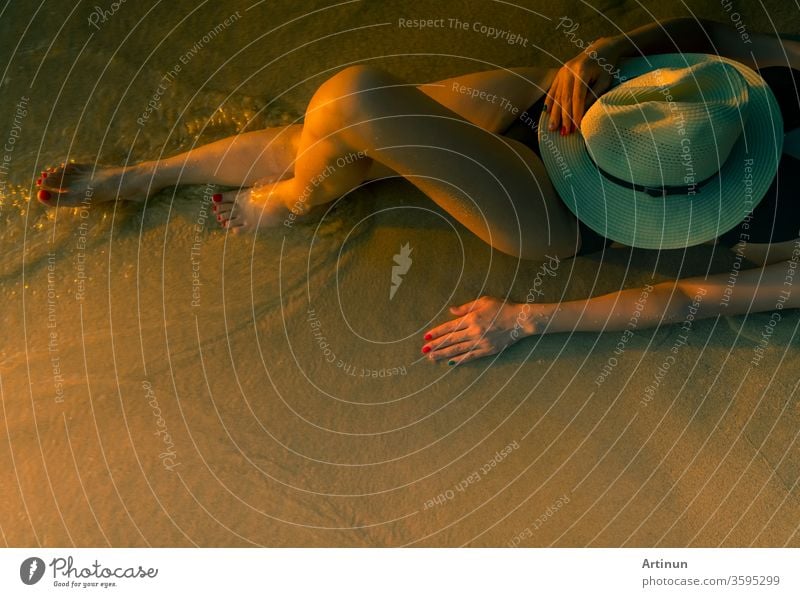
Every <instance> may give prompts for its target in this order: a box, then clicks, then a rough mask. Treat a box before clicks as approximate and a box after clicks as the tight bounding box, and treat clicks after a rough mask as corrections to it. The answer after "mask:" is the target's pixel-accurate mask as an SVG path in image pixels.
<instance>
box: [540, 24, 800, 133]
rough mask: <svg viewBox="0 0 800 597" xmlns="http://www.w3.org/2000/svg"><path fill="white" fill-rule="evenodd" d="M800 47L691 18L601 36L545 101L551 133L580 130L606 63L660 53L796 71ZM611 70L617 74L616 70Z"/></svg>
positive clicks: (604, 78) (603, 84)
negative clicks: (708, 56) (709, 56)
mask: <svg viewBox="0 0 800 597" xmlns="http://www.w3.org/2000/svg"><path fill="white" fill-rule="evenodd" d="M799 47H800V44H798V43H797V42H793V41H787V40H781V39H780V38H779V37H776V36H774V35H765V34H761V33H750V32H748V34H747V37H746V38H743V37H742V35H741V33H740V32H739V31H737V30H736V28H735V27H733V26H732V25H730V24H723V23H718V22H716V21H710V20H706V19H695V18H690V17H683V18H674V19H667V20H666V21H663V22H655V23H650V24H647V25H644V26H642V27H639V28H637V29H634V30H633V31H630V32H629V33H621V34H619V35H615V36H611V37H601V38H600V39H598V40H596V41H595V42H594V43H592V44H591V45H590V46H589V47H587V48H586V49H584V51H583V52H581V53H580V54H578V56H576V57H575V58H573V59H572V60H570V61H569V62H567V63H566V64H565V65H564V66H563V67H562V68H561V69H560V70H559V72H558V74H557V75H556V78H555V79H554V80H553V84H552V85H551V86H550V90H549V91H548V98H547V100H546V102H545V104H546V106H547V109H548V111H550V112H551V118H550V129H551V130H556V129H557V128H562V131H563V132H564V134H569V133H571V132H572V131H574V130H575V129H576V128H577V127H579V126H580V121H581V119H582V118H583V115H584V113H585V111H586V109H587V108H588V107H589V105H591V103H592V102H594V100H595V99H597V97H599V96H600V95H601V94H602V93H603V92H605V91H606V90H607V89H608V88H609V86H610V85H611V83H612V81H613V76H611V75H610V74H609V72H608V70H612V69H608V70H604V69H603V68H602V66H604V65H608V64H610V65H618V64H619V62H620V60H622V59H624V58H629V57H634V56H647V55H650V54H664V53H673V52H675V53H678V52H681V53H704V54H718V55H720V56H725V57H727V58H732V59H733V60H736V61H738V62H741V63H743V64H746V65H748V66H750V67H751V68H756V67H759V68H761V67H766V66H791V67H793V68H798V69H800V49H798V48H799ZM613 70H616V66H615V68H614V69H613Z"/></svg>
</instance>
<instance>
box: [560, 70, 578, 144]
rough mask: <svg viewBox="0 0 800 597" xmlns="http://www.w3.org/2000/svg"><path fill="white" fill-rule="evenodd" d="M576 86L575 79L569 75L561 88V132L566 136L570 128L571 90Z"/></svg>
mask: <svg viewBox="0 0 800 597" xmlns="http://www.w3.org/2000/svg"><path fill="white" fill-rule="evenodd" d="M575 84H576V77H574V76H573V75H572V73H570V74H569V76H568V77H567V81H566V83H565V84H564V86H563V87H562V88H561V132H562V134H564V135H566V134H569V132H570V131H571V126H572V88H573V87H574V86H575Z"/></svg>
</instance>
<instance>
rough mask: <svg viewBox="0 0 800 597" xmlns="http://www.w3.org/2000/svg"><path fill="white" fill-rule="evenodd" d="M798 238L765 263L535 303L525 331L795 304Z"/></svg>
mask: <svg viewBox="0 0 800 597" xmlns="http://www.w3.org/2000/svg"><path fill="white" fill-rule="evenodd" d="M798 260H800V243H798V246H797V250H796V251H795V252H794V253H793V255H792V258H791V259H790V260H789V261H782V262H779V263H775V264H773V265H769V266H767V267H764V268H763V269H762V268H756V269H750V270H741V271H738V270H737V271H735V275H734V273H733V272H732V273H724V274H716V275H713V276H709V277H708V278H687V279H683V280H677V281H670V282H662V283H660V284H655V285H652V286H645V287H643V288H634V289H627V290H621V291H619V292H614V293H611V294H606V295H603V296H598V297H594V298H590V299H584V300H578V301H567V302H563V303H557V304H549V305H540V306H539V311H538V312H537V319H536V320H535V321H532V325H531V326H529V329H528V330H527V333H529V334H542V333H556V332H570V331H576V332H602V331H619V330H624V329H632V328H648V327H655V326H658V325H668V324H674V323H681V322H684V321H686V320H687V319H689V318H691V319H692V320H695V319H703V318H706V317H713V316H715V315H740V314H743V313H756V312H760V311H780V310H783V309H791V308H798V307H800V286H799V287H798V288H794V286H795V285H800V267H798Z"/></svg>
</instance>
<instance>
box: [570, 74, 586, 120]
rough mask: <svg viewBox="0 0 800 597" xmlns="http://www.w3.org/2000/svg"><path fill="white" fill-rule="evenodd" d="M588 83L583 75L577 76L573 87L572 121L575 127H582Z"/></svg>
mask: <svg viewBox="0 0 800 597" xmlns="http://www.w3.org/2000/svg"><path fill="white" fill-rule="evenodd" d="M588 85H589V82H588V81H584V80H583V79H581V77H575V84H574V85H573V87H572V123H573V124H574V126H575V129H577V128H578V127H580V125H581V120H583V114H584V112H583V109H584V106H585V105H586V92H587V91H588V90H589V88H588Z"/></svg>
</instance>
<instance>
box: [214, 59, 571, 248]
mask: <svg viewBox="0 0 800 597" xmlns="http://www.w3.org/2000/svg"><path fill="white" fill-rule="evenodd" d="M374 162H378V163H380V164H382V165H384V166H386V167H388V168H389V169H391V170H392V171H393V172H396V173H397V174H399V175H401V176H403V177H404V178H406V179H408V180H409V181H410V182H412V183H413V184H414V185H415V186H417V187H418V188H419V189H420V190H422V191H423V192H424V193H425V194H426V195H428V196H429V197H430V198H431V199H433V200H434V201H435V202H436V203H437V204H439V205H440V206H441V207H442V208H443V209H445V210H446V211H448V212H449V213H450V214H452V215H453V216H454V217H455V218H456V219H458V220H459V221H460V222H461V223H462V224H463V225H464V226H466V227H467V228H468V229H469V230H471V231H472V232H473V233H475V234H476V235H477V236H479V237H480V238H481V239H483V240H484V241H486V242H487V243H489V244H491V245H492V246H494V247H495V248H497V249H498V250H500V251H503V252H505V253H509V254H511V255H516V256H520V257H523V258H530V259H535V258H541V257H542V256H543V255H544V254H545V253H548V252H549V253H550V254H551V255H554V254H555V255H560V256H569V255H572V254H573V253H574V250H575V244H576V236H577V226H576V223H575V220H574V218H573V217H572V215H571V214H570V213H569V212H568V211H567V209H566V208H565V207H564V205H563V204H562V203H561V201H560V200H559V199H558V197H557V194H556V192H555V190H554V189H553V187H552V185H551V184H550V182H549V179H548V177H547V174H546V172H545V169H544V167H543V165H542V163H541V161H540V160H539V159H538V157H536V156H535V154H533V152H532V151H530V149H528V148H527V147H525V146H524V145H522V144H520V143H517V142H515V141H513V140H510V139H505V138H503V137H500V136H498V135H494V134H491V133H488V132H487V131H486V130H483V129H481V128H480V127H478V126H476V125H475V124H472V123H470V122H468V121H466V120H465V119H463V118H461V117H459V116H458V115H457V114H456V113H454V112H453V111H451V110H449V109H447V108H446V107H444V106H443V105H442V104H440V103H438V102H436V101H434V100H433V99H432V98H431V97H429V96H428V95H427V94H425V93H423V92H421V91H420V90H419V89H417V88H416V87H414V86H413V85H410V84H407V83H403V82H401V81H398V80H397V79H395V78H394V77H391V76H390V75H388V74H387V73H384V72H383V71H380V70H377V69H373V68H370V67H351V68H348V69H346V70H344V71H342V72H340V73H339V74H337V75H336V76H334V77H333V78H331V79H330V80H328V81H327V82H326V83H325V84H324V85H322V86H321V87H320V89H319V90H318V91H317V93H316V94H315V95H314V97H313V98H312V101H311V103H310V105H309V108H308V111H307V113H306V122H305V125H304V127H303V130H302V134H301V137H300V144H299V150H298V155H297V160H296V163H295V168H294V176H293V177H292V178H289V179H286V180H283V181H280V182H277V183H272V184H267V185H264V186H263V187H262V188H260V189H255V190H252V191H250V192H246V193H239V194H237V195H235V196H229V197H228V198H227V199H226V201H225V204H224V205H223V206H222V208H221V212H222V214H223V217H224V218H226V219H227V220H229V222H228V225H229V226H230V227H243V228H250V229H252V228H255V227H257V226H260V225H265V224H266V225H276V224H280V223H281V222H283V223H286V222H287V220H288V221H293V220H294V217H293V216H297V215H301V214H303V213H305V212H306V211H307V210H308V209H310V208H311V207H314V206H317V205H321V204H324V203H327V202H329V201H332V200H333V199H336V198H338V197H341V196H342V195H345V194H346V193H348V192H349V191H351V190H352V189H354V188H355V187H357V186H358V185H360V184H361V183H362V182H363V181H364V180H365V178H366V177H367V174H368V172H369V170H370V168H371V165H372V164H373V163H374Z"/></svg>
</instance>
